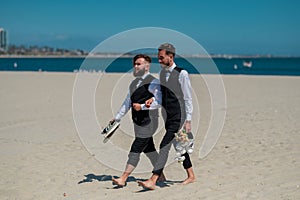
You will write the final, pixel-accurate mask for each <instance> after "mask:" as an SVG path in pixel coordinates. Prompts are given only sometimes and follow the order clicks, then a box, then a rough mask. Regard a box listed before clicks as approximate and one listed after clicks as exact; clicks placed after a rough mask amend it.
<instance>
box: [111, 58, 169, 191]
mask: <svg viewBox="0 0 300 200" xmlns="http://www.w3.org/2000/svg"><path fill="white" fill-rule="evenodd" d="M150 63H151V58H150V57H149V56H147V55H144V54H138V55H136V56H135V57H134V58H133V67H134V70H133V75H134V77H136V78H135V79H134V80H133V81H132V82H131V84H130V86H129V92H128V94H127V96H126V98H125V100H124V102H123V104H122V106H121V108H120V109H119V111H118V113H117V115H116V116H115V118H114V119H112V120H111V122H113V121H115V120H116V121H120V120H121V118H122V117H123V116H124V115H125V114H126V113H127V112H128V111H129V110H130V109H131V114H132V120H133V124H134V133H135V139H134V141H133V143H132V145H131V149H130V152H129V154H128V160H127V164H126V167H125V171H124V172H123V174H122V176H121V177H120V178H112V181H113V183H114V184H116V185H118V186H125V185H126V180H127V178H128V177H129V175H130V174H131V173H132V172H133V170H134V169H135V167H136V166H137V164H138V162H139V160H140V154H141V153H142V152H144V153H145V154H146V156H147V157H148V158H149V159H150V161H151V163H152V165H153V166H154V165H155V163H156V162H157V158H158V153H157V151H156V149H155V145H154V141H153V137H152V136H153V134H154V133H155V131H156V130H157V127H158V108H159V107H160V104H161V90H160V84H159V81H158V79H157V78H155V77H153V76H152V75H151V74H150ZM149 99H151V102H152V103H151V105H149V106H147V105H145V101H146V100H149ZM160 180H162V181H163V180H165V178H164V175H163V174H161V176H160V179H159V180H158V181H160Z"/></svg>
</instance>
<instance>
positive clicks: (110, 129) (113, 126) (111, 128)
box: [101, 121, 120, 143]
mask: <svg viewBox="0 0 300 200" xmlns="http://www.w3.org/2000/svg"><path fill="white" fill-rule="evenodd" d="M119 126H120V122H117V121H112V122H109V123H108V125H107V126H106V127H105V128H104V129H103V130H102V133H101V134H103V135H104V140H103V142H104V143H105V142H107V141H108V140H109V138H110V137H111V136H112V135H113V134H114V132H115V131H116V130H117V129H118V128H119Z"/></svg>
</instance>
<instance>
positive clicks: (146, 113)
mask: <svg viewBox="0 0 300 200" xmlns="http://www.w3.org/2000/svg"><path fill="white" fill-rule="evenodd" d="M154 79H155V78H154V77H153V76H152V75H150V74H149V75H148V76H147V77H146V78H145V79H143V80H142V82H141V84H140V85H139V87H138V88H137V87H136V85H137V84H138V81H139V80H140V79H138V78H136V79H135V80H133V81H132V83H131V84H130V86H129V90H130V100H131V103H140V104H143V103H145V101H146V100H148V99H150V98H152V97H153V96H154V95H153V94H152V93H151V92H149V90H148V88H149V85H150V83H151V82H152V81H153V80H154ZM131 116H132V120H133V122H134V123H135V124H136V125H139V126H145V125H148V124H149V123H150V122H151V118H152V117H158V111H157V109H155V110H140V111H136V110H134V109H133V108H132V109H131Z"/></svg>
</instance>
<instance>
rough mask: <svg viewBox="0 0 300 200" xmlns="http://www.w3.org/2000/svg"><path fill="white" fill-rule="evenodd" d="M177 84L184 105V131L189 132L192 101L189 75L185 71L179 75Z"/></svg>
mask: <svg viewBox="0 0 300 200" xmlns="http://www.w3.org/2000/svg"><path fill="white" fill-rule="evenodd" d="M179 82H180V83H181V90H182V93H183V99H184V104H185V112H186V121H185V124H184V126H185V130H186V131H187V132H191V128H192V127H191V120H192V113H193V101H192V86H191V81H190V78H189V74H188V72H187V71H186V70H182V71H181V73H180V75H179Z"/></svg>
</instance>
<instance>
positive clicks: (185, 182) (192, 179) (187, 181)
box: [181, 177, 196, 185]
mask: <svg viewBox="0 0 300 200" xmlns="http://www.w3.org/2000/svg"><path fill="white" fill-rule="evenodd" d="M195 181H196V178H195V177H188V178H187V179H185V180H184V181H183V182H182V183H181V184H182V185H187V184H189V183H194V182H195Z"/></svg>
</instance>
